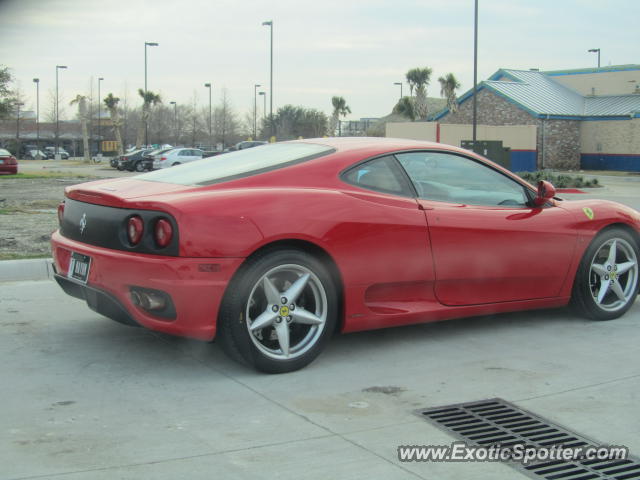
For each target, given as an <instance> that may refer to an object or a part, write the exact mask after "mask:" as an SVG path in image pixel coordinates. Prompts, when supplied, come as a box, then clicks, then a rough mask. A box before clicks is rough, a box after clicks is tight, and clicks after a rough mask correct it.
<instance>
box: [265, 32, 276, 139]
mask: <svg viewBox="0 0 640 480" xmlns="http://www.w3.org/2000/svg"><path fill="white" fill-rule="evenodd" d="M262 25H263V26H268V27H269V30H270V31H271V42H270V45H271V46H270V50H271V54H270V59H271V60H270V65H271V66H270V69H269V125H270V127H271V128H270V131H271V136H272V137H273V136H275V131H274V125H273V20H269V21H266V22H262Z"/></svg>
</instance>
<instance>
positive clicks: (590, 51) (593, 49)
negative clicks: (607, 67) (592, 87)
mask: <svg viewBox="0 0 640 480" xmlns="http://www.w3.org/2000/svg"><path fill="white" fill-rule="evenodd" d="M587 51H588V52H589V53H597V54H598V68H600V49H599V48H590V49H589V50H587Z"/></svg>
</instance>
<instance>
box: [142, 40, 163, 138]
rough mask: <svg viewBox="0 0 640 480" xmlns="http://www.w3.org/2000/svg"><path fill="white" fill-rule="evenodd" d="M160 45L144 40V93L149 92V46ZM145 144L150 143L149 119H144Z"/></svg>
mask: <svg viewBox="0 0 640 480" xmlns="http://www.w3.org/2000/svg"><path fill="white" fill-rule="evenodd" d="M158 45H160V44H159V43H157V42H144V94H145V95H146V94H147V47H157V46H158ZM144 144H145V147H146V146H147V145H149V122H148V119H146V118H145V120H144Z"/></svg>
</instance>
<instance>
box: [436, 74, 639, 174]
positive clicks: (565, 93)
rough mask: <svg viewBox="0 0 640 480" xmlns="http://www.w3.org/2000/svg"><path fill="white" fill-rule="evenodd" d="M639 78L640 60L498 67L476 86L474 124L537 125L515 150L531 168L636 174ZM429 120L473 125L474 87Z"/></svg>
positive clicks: (637, 161) (637, 165)
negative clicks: (529, 146) (527, 143)
mask: <svg viewBox="0 0 640 480" xmlns="http://www.w3.org/2000/svg"><path fill="white" fill-rule="evenodd" d="M630 78H637V81H634V80H629V79H630ZM638 82H640V65H622V66H612V67H604V68H596V69H584V70H566V71H554V72H539V71H537V70H525V71H523V70H508V69H501V70H499V71H497V72H496V73H495V74H494V75H492V76H491V77H490V78H489V80H487V81H484V82H481V83H480V84H479V85H478V89H477V94H476V95H477V97H476V103H477V124H478V125H496V126H504V125H534V126H536V127H537V145H536V150H535V151H521V152H514V154H515V155H519V156H520V157H521V158H519V160H520V161H525V162H529V163H531V164H532V165H535V167H536V168H552V169H579V168H589V169H611V170H631V171H640V136H638V131H639V128H638V126H640V88H639V83H638ZM590 85H593V86H590ZM433 119H434V120H435V121H437V122H440V123H443V124H470V123H472V122H473V91H472V90H471V91H469V92H467V93H466V94H464V95H463V96H461V97H460V99H459V100H458V110H457V111H456V112H450V111H449V110H448V109H444V110H442V111H441V112H439V113H438V114H436V115H435V116H434V118H433ZM614 139H615V140H614ZM587 150H589V151H587Z"/></svg>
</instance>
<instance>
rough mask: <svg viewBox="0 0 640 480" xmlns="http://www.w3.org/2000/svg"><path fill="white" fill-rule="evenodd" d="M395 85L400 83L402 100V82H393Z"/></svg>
mask: <svg viewBox="0 0 640 480" xmlns="http://www.w3.org/2000/svg"><path fill="white" fill-rule="evenodd" d="M393 84H394V85H400V100H402V82H393Z"/></svg>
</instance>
